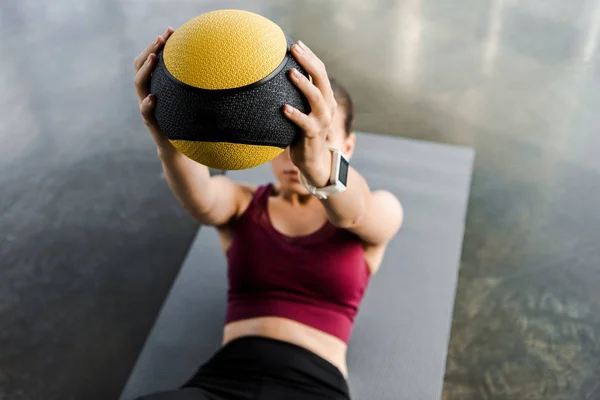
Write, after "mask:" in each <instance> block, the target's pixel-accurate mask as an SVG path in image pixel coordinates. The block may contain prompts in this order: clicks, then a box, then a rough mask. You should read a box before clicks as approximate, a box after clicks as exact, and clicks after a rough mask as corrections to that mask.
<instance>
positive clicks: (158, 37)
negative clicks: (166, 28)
mask: <svg viewBox="0 0 600 400" xmlns="http://www.w3.org/2000/svg"><path fill="white" fill-rule="evenodd" d="M160 38H161V37H160V36H157V37H156V40H155V41H154V45H155V46H156V45H158V42H160Z"/></svg>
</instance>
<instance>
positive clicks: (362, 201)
mask: <svg viewBox="0 0 600 400" xmlns="http://www.w3.org/2000/svg"><path fill="white" fill-rule="evenodd" d="M370 201H371V191H370V189H369V186H368V184H367V182H366V181H365V179H364V178H363V177H362V176H361V175H360V174H359V173H358V171H356V170H355V169H354V168H350V170H349V171H348V181H347V189H346V190H345V191H344V192H342V193H338V194H334V195H332V196H329V197H327V199H326V200H321V203H322V204H323V206H324V207H325V210H326V211H327V216H328V218H329V221H330V222H331V223H332V224H333V225H335V226H337V227H339V228H350V227H352V226H354V225H355V224H356V223H357V222H358V221H359V220H360V219H361V218H362V217H363V216H364V215H365V212H366V210H367V209H368V205H369V202H370Z"/></svg>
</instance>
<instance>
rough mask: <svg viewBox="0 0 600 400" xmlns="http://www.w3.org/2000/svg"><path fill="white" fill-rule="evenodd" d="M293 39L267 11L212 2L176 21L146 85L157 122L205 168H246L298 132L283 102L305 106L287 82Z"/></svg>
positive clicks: (306, 109)
mask: <svg viewBox="0 0 600 400" xmlns="http://www.w3.org/2000/svg"><path fill="white" fill-rule="evenodd" d="M292 44H294V40H293V39H292V38H290V37H288V36H286V35H285V33H284V32H283V31H282V29H281V28H280V27H279V26H278V25H277V24H275V23H274V22H272V21H270V20H269V19H267V18H265V17H263V16H260V15H258V14H254V13H251V12H248V11H240V10H217V11H212V12H209V13H206V14H202V15H200V16H198V17H196V18H194V19H192V20H190V21H188V22H186V23H185V24H183V25H182V26H181V27H180V28H179V29H177V30H176V31H175V32H174V33H173V34H172V35H171V37H170V38H169V39H168V40H167V43H166V44H165V47H164V49H163V51H162V52H161V53H160V54H158V63H157V66H156V68H155V70H154V72H153V73H152V78H151V81H150V92H151V93H152V94H154V95H155V98H156V107H155V116H156V119H157V122H158V125H159V126H160V128H161V129H162V131H163V132H164V133H165V134H166V135H167V137H168V138H169V140H170V141H171V143H173V145H174V146H175V147H176V148H177V149H179V151H181V152H182V153H183V154H185V155H186V156H188V157H189V158H191V159H193V160H195V161H197V162H199V163H201V164H204V165H206V166H208V167H211V168H216V169H223V170H236V169H247V168H252V167H255V166H257V165H260V164H263V163H265V162H267V161H269V160H271V159H273V158H274V157H276V156H277V155H279V154H280V153H281V152H283V150H284V149H285V148H286V147H287V146H288V145H289V144H290V143H292V141H293V140H294V138H295V137H296V136H297V135H300V134H301V131H300V129H299V128H298V127H297V126H296V125H295V124H294V123H293V122H291V121H289V120H288V119H287V118H286V117H285V115H284V114H283V106H284V104H286V103H287V104H290V105H292V106H294V107H296V108H297V109H298V110H300V111H302V112H304V113H309V112H310V108H309V105H308V102H307V101H306V98H305V97H304V95H303V94H302V93H301V92H300V91H299V90H298V88H297V87H296V86H295V85H294V84H293V83H292V82H291V80H290V78H289V71H290V69H291V68H296V69H297V70H298V71H300V72H301V73H302V74H304V75H305V76H308V74H307V73H306V71H304V70H303V69H302V67H300V65H299V64H298V63H297V62H296V60H295V59H294V57H293V56H292V55H291V53H290V48H291V46H292Z"/></svg>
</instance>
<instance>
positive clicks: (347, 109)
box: [330, 78, 354, 135]
mask: <svg viewBox="0 0 600 400" xmlns="http://www.w3.org/2000/svg"><path fill="white" fill-rule="evenodd" d="M330 82H331V89H332V90H333V96H334V97H335V101H336V102H337V104H338V106H340V107H342V108H343V109H344V113H345V115H344V117H345V119H344V128H345V129H346V135H349V134H350V133H351V132H352V122H354V103H352V97H350V93H348V90H346V88H345V87H343V86H342V85H341V84H340V83H339V82H338V81H337V80H335V79H333V78H332V79H330Z"/></svg>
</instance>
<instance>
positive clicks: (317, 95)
mask: <svg viewBox="0 0 600 400" xmlns="http://www.w3.org/2000/svg"><path fill="white" fill-rule="evenodd" d="M299 43H300V42H299ZM292 51H293V54H294V57H295V58H296V59H297V60H298V63H300V65H302V67H303V68H304V69H305V70H306V71H307V72H308V73H309V74H310V76H311V77H312V78H313V82H314V84H313V82H310V81H309V80H308V79H307V78H306V77H305V76H304V75H302V74H296V73H294V71H292V73H291V74H290V77H291V79H292V81H293V82H294V83H295V85H296V86H297V87H298V88H299V89H300V90H301V91H302V93H304V95H305V96H306V98H307V99H308V101H309V103H310V108H311V113H310V114H309V115H306V114H304V113H302V112H300V111H299V110H297V109H295V108H293V107H291V106H289V105H286V106H285V107H284V113H285V115H286V116H287V117H288V118H289V119H290V120H291V121H293V122H294V123H295V124H296V125H298V126H299V127H300V128H301V129H302V133H303V135H302V137H301V138H300V140H298V141H296V142H295V143H293V144H292V146H291V147H290V156H291V158H292V161H293V162H294V164H295V165H296V166H297V167H298V169H299V170H300V172H301V173H302V174H303V175H304V176H305V177H306V179H307V180H308V181H309V182H311V183H312V184H313V185H315V186H316V187H324V186H326V185H327V183H328V181H329V177H330V172H331V161H332V160H331V157H332V155H331V152H330V151H329V149H328V146H327V143H326V138H327V133H328V132H329V127H330V125H331V122H332V120H333V114H334V113H335V111H336V110H337V104H336V101H335V98H334V95H333V90H332V89H331V84H330V82H329V77H328V76H327V71H326V70H325V66H324V65H323V62H322V61H321V60H319V59H318V58H317V56H316V55H315V54H314V53H313V52H312V51H311V50H310V49H308V47H306V45H302V46H300V44H295V45H294V46H292ZM321 202H322V204H323V206H324V207H325V210H326V211H327V216H328V218H329V221H330V222H331V223H332V224H333V225H335V226H338V227H340V228H344V229H347V230H349V231H351V232H353V233H355V234H356V235H358V236H359V237H360V238H361V239H362V240H364V241H365V242H368V243H370V244H373V245H381V244H385V243H387V242H388V241H389V240H390V239H391V238H392V237H393V236H394V235H395V234H396V232H397V231H398V230H399V229H400V225H401V224H402V219H403V211H402V206H401V205H400V202H399V201H398V199H396V197H395V196H394V195H393V194H391V193H389V192H386V191H376V192H371V190H370V189H369V186H368V185H367V182H366V181H365V179H364V178H363V177H362V176H361V175H360V174H359V173H358V172H357V171H356V170H355V169H354V168H350V170H349V173H348V182H347V189H346V191H344V192H343V193H338V194H335V195H333V196H329V197H328V198H327V199H326V200H321Z"/></svg>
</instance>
